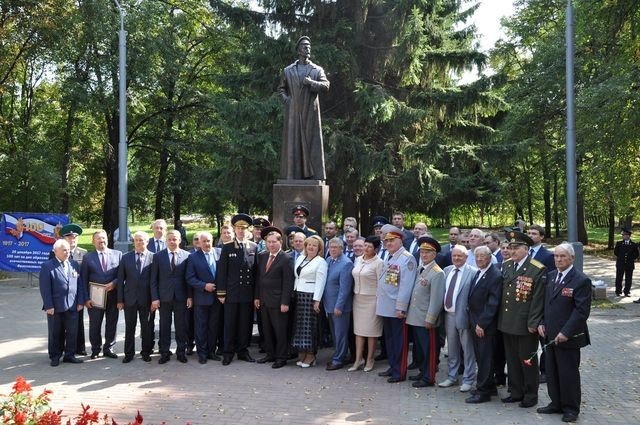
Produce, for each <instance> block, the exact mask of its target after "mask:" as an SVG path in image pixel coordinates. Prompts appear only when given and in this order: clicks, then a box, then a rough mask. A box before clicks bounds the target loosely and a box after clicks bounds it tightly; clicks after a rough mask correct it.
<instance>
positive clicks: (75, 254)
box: [49, 223, 87, 356]
mask: <svg viewBox="0 0 640 425" xmlns="http://www.w3.org/2000/svg"><path fill="white" fill-rule="evenodd" d="M81 234H82V227H80V226H79V225H77V224H74V223H69V224H66V225H64V226H62V229H60V235H62V237H63V238H64V240H65V241H67V242H68V243H69V249H70V251H69V259H70V260H75V261H76V262H77V263H78V265H79V266H81V265H82V259H83V258H84V256H85V255H86V254H87V250H86V249H84V248H81V247H79V246H78V236H80V235H81ZM55 256H56V254H55V252H53V251H51V252H50V253H49V260H50V259H52V258H55ZM85 344H86V343H85V338H84V309H82V310H80V311H78V342H77V344H76V354H77V355H80V356H86V355H87V349H86V347H85Z"/></svg>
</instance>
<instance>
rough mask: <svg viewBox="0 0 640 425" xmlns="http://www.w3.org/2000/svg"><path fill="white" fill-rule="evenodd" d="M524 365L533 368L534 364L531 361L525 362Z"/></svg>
mask: <svg viewBox="0 0 640 425" xmlns="http://www.w3.org/2000/svg"><path fill="white" fill-rule="evenodd" d="M523 363H524V364H525V366H529V367H531V366H533V362H532V361H531V359H526V360H523Z"/></svg>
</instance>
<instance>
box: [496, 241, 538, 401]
mask: <svg viewBox="0 0 640 425" xmlns="http://www.w3.org/2000/svg"><path fill="white" fill-rule="evenodd" d="M507 237H508V241H509V247H510V248H511V249H512V256H511V258H510V259H509V260H507V261H505V262H504V263H503V264H502V277H503V280H504V284H503V287H502V302H501V304H500V312H499V315H498V329H500V331H501V332H502V333H503V334H504V351H505V357H506V360H507V369H508V376H509V386H510V388H511V395H509V396H508V397H506V398H503V399H502V401H503V402H505V403H515V402H519V403H520V404H519V406H520V407H532V406H535V405H536V404H537V403H538V385H539V381H538V379H539V376H538V356H533V359H532V360H531V362H528V361H527V362H525V360H528V359H529V358H530V357H531V356H532V355H533V353H535V352H536V351H537V350H538V333H537V328H538V325H539V324H540V321H541V320H542V314H543V310H544V290H545V285H546V275H547V270H546V268H545V267H544V265H543V264H542V263H541V262H539V261H537V260H534V259H533V258H531V257H530V256H529V253H528V251H529V247H530V246H531V245H533V240H531V238H530V237H529V236H527V235H525V234H524V233H522V232H519V231H517V230H512V231H510V232H508V233H507Z"/></svg>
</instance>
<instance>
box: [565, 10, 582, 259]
mask: <svg viewBox="0 0 640 425" xmlns="http://www.w3.org/2000/svg"><path fill="white" fill-rule="evenodd" d="M566 44H567V46H566V74H567V77H566V79H567V86H566V89H567V141H566V162H567V163H566V173H567V233H568V234H567V239H568V242H569V243H571V244H572V245H573V247H574V249H575V251H576V258H575V262H574V265H575V266H576V268H577V269H578V270H582V265H583V254H582V252H583V250H582V248H583V247H582V244H581V243H580V242H578V207H577V204H578V202H577V200H578V196H577V192H578V189H577V188H578V184H577V174H576V134H575V129H576V118H575V92H574V75H573V73H574V65H573V59H574V28H573V3H572V0H567V23H566Z"/></svg>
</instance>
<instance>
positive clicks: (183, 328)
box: [151, 230, 199, 364]
mask: <svg viewBox="0 0 640 425" xmlns="http://www.w3.org/2000/svg"><path fill="white" fill-rule="evenodd" d="M198 239H199V238H198ZM180 245H181V236H180V232H179V231H177V230H169V232H168V233H167V248H166V249H163V250H162V251H160V252H157V253H156V254H154V257H153V264H152V265H151V310H153V311H156V310H158V309H160V339H159V341H158V346H159V348H160V360H158V363H160V364H164V363H166V362H168V361H169V360H170V359H171V351H170V349H169V348H170V347H171V323H172V321H173V325H174V327H175V330H176V332H175V335H176V336H175V337H176V346H177V348H176V354H177V358H178V361H179V362H180V363H186V362H187V357H186V355H185V350H186V349H187V342H188V341H187V313H188V311H187V310H191V309H192V301H193V300H192V296H191V293H192V289H191V287H190V286H188V285H187V281H186V280H185V275H186V273H187V259H188V258H189V253H188V252H187V251H185V250H183V249H180Z"/></svg>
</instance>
